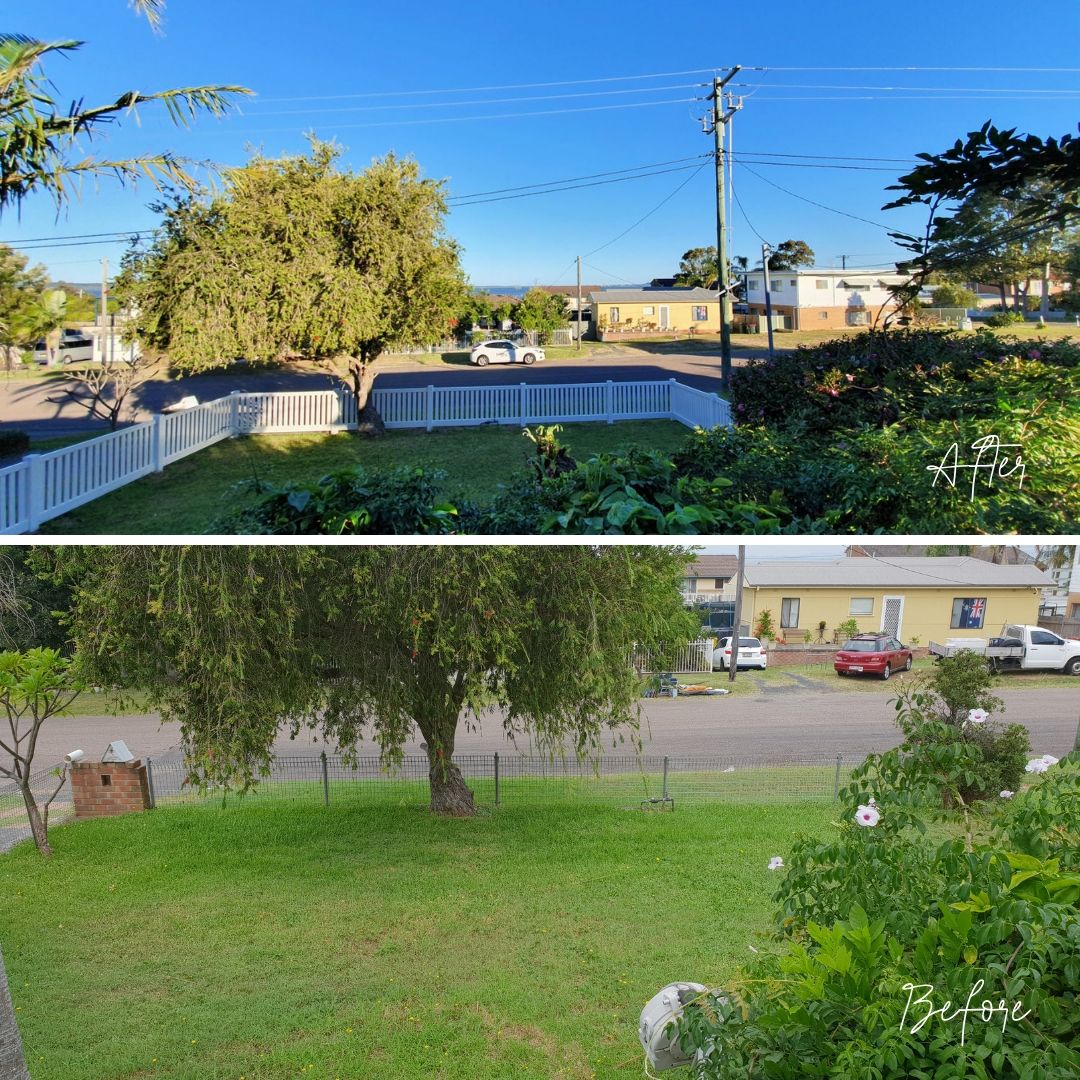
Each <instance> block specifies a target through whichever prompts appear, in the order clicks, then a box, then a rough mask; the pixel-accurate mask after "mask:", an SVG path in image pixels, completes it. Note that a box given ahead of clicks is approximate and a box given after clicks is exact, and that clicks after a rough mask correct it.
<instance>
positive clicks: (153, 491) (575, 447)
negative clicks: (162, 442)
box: [41, 420, 689, 535]
mask: <svg viewBox="0 0 1080 1080" xmlns="http://www.w3.org/2000/svg"><path fill="white" fill-rule="evenodd" d="M688 434H689V432H688V429H687V428H685V427H683V426H682V425H681V424H678V423H676V422H675V421H673V420H649V421H640V422H634V421H625V422H620V423H617V424H566V425H565V426H564V428H563V432H562V435H561V436H560V438H561V439H562V441H563V442H564V443H565V444H566V445H567V446H568V447H569V449H570V452H571V454H573V456H574V457H577V458H579V459H582V460H584V459H585V458H588V457H589V455H591V454H596V453H607V452H617V451H623V450H627V449H629V448H630V447H631V446H638V447H642V448H652V449H657V450H662V451H665V452H670V451H673V450H675V449H676V448H677V447H679V446H681V445H682V444H683V442H685V440H686V437H687V435H688ZM530 447H531V444H530V443H528V442H527V441H526V440H525V439H524V438H523V437H522V434H521V429H520V428H519V427H514V426H511V425H499V426H495V425H485V426H483V427H473V428H459V429H456V430H442V431H433V432H430V433H428V432H422V431H420V432H417V431H391V432H387V434H386V435H384V436H383V437H381V438H379V439H369V438H363V437H361V436H358V435H354V434H341V435H321V434H311V435H256V436H251V437H249V438H243V439H234V440H227V441H225V442H221V443H217V444H216V445H214V446H211V447H209V448H208V449H206V450H202V451H200V452H199V453H197V454H192V455H191V456H190V457H187V458H184V459H183V460H181V461H178V462H175V463H174V464H172V465H169V466H168V467H167V468H166V469H165V471H164V472H163V473H160V474H158V475H155V476H147V477H144V478H143V479H142V480H137V481H136V482H135V483H133V484H128V485H127V486H126V487H123V488H120V489H119V490H117V491H114V492H112V493H111V494H109V495H105V496H103V497H102V498H100V499H97V500H95V501H94V502H91V503H87V504H86V505H85V506H82V507H79V508H78V509H77V510H73V511H72V512H71V513H69V514H65V515H64V516H62V517H59V518H54V519H53V520H52V521H49V522H46V524H45V525H43V526H42V528H41V532H42V533H51V534H58V533H76V534H78V533H90V534H95V533H109V534H129V535H130V534H145V533H157V534H166V533H204V532H206V531H207V530H208V529H209V528H210V526H211V523H212V522H213V521H214V520H215V519H216V518H218V517H219V516H221V515H222V514H223V513H225V511H226V510H229V509H232V508H233V507H236V506H239V505H242V504H243V503H244V502H245V501H250V500H251V499H252V498H253V496H251V495H250V494H247V493H242V492H239V491H237V490H236V484H237V483H238V482H239V481H242V480H245V479H249V478H252V477H255V476H258V477H259V478H261V479H264V480H270V481H273V482H274V483H284V482H286V481H289V480H292V481H304V480H310V481H314V480H318V479H319V478H320V477H322V476H325V475H326V474H327V473H329V472H333V471H335V470H337V469H343V468H348V467H350V466H354V465H363V466H364V467H365V468H372V469H389V468H393V467H395V466H399V465H422V466H424V467H425V468H431V469H441V470H443V471H444V472H445V473H447V479H446V482H445V484H444V488H443V490H444V492H445V494H446V496H447V497H448V498H449V499H450V501H451V502H455V501H460V500H470V501H475V502H484V501H488V500H490V499H491V498H493V497H494V496H495V495H496V494H497V492H498V485H499V484H505V483H507V482H509V481H510V480H511V479H513V478H514V477H515V476H516V475H519V474H520V473H522V471H523V470H524V468H525V461H526V459H527V457H528V456H529V450H530Z"/></svg>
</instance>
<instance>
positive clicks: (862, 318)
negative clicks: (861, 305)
mask: <svg viewBox="0 0 1080 1080" xmlns="http://www.w3.org/2000/svg"><path fill="white" fill-rule="evenodd" d="M847 324H848V326H869V325H870V316H869V314H868V313H867V312H866V310H865V309H863V310H859V311H849V312H848V313H847Z"/></svg>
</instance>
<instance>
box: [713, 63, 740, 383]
mask: <svg viewBox="0 0 1080 1080" xmlns="http://www.w3.org/2000/svg"><path fill="white" fill-rule="evenodd" d="M741 70H742V66H741V65H739V64H736V65H735V67H733V68H732V69H731V70H730V71H728V73H727V74H726V75H724V76H718V77H717V78H715V79H713V92H712V103H713V111H712V136H713V147H714V156H715V158H716V162H715V164H716V269H717V281H716V285H717V293H718V299H719V300H720V376H721V379H722V380H723V383H724V388H725V389H727V388H728V387H729V386H730V385H731V274H730V272H729V268H728V223H727V178H726V176H725V172H724V138H725V135H726V133H727V125H728V121H730V120H731V118H732V117H733V116H734V115H735V114H736V113H737V112H738V111H739V109H741V108H742V103H741V102H740V103H739V104H738V105H731V103H730V99H729V105H730V108H728V109H727V111H726V112H725V110H724V100H723V98H724V94H723V90H724V87H725V86H726V85H727V84H728V83H729V82H731V80H732V79H734V78H735V76H736V75H737V74H738V73H739V72H740V71H741Z"/></svg>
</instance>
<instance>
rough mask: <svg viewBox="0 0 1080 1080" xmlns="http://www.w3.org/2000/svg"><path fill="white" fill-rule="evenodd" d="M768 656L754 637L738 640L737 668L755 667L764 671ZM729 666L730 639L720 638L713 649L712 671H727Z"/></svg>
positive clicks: (763, 647)
mask: <svg viewBox="0 0 1080 1080" xmlns="http://www.w3.org/2000/svg"><path fill="white" fill-rule="evenodd" d="M768 662H769V656H768V653H767V651H766V649H765V646H764V645H763V644H762V643H761V642H760V641H759V640H758V639H757V638H756V637H741V638H739V667H756V668H761V670H762V671H764V670H765V667H766V665H767V664H768ZM730 666H731V638H729V637H726V638H721V639H720V640H719V642H717V645H716V648H715V649H713V671H727V669H728V668H729V667H730Z"/></svg>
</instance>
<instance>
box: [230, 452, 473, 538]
mask: <svg viewBox="0 0 1080 1080" xmlns="http://www.w3.org/2000/svg"><path fill="white" fill-rule="evenodd" d="M444 477H445V474H444V473H442V472H439V471H437V470H436V471H433V472H428V471H425V470H424V469H422V468H408V467H402V468H398V469H392V470H388V471H386V472H382V473H368V472H367V471H365V470H364V469H363V468H360V467H356V468H353V469H345V470H342V471H340V472H335V473H331V474H330V475H328V476H324V477H323V478H322V479H321V480H318V481H316V482H315V483H309V484H286V485H285V486H284V487H278V486H276V485H273V484H269V483H266V482H264V481H258V480H255V481H244V482H243V483H242V484H240V485H238V487H239V488H240V490H246V491H255V492H257V493H258V496H259V497H258V499H257V501H256V502H255V503H254V505H252V506H249V507H243V508H240V509H237V510H234V511H232V512H231V513H229V514H227V515H226V516H225V517H223V518H222V519H221V520H220V521H218V522H216V523H215V524H214V525H213V526H212V527H211V529H210V531H211V532H215V533H217V532H232V533H239V534H243V533H263V534H267V533H268V534H273V535H312V534H319V533H336V534H346V533H374V534H380V535H384V534H395V533H448V532H452V531H454V529H453V523H454V518H455V516H456V515H457V510H456V508H455V507H453V506H451V505H449V504H448V503H445V502H442V501H440V495H439V489H440V485H441V482H442V480H443V479H444Z"/></svg>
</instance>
